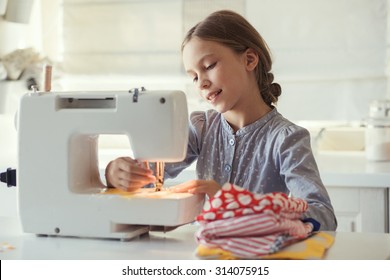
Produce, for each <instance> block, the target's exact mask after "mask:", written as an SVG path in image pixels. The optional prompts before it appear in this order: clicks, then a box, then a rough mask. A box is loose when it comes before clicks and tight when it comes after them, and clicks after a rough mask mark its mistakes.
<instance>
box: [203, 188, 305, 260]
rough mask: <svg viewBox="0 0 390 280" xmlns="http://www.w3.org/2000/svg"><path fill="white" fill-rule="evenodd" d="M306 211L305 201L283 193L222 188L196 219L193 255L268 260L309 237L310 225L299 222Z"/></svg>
mask: <svg viewBox="0 0 390 280" xmlns="http://www.w3.org/2000/svg"><path fill="white" fill-rule="evenodd" d="M307 207H308V205H307V202H306V201H304V200H302V199H299V198H294V197H288V196H287V195H286V194H284V193H278V192H275V193H268V194H254V193H251V192H249V191H247V190H245V189H243V188H241V187H238V186H235V185H233V184H225V185H224V186H223V187H222V189H221V190H220V191H219V192H218V193H217V194H216V195H215V196H214V197H212V198H211V199H210V200H209V201H208V202H206V204H205V206H204V209H203V212H202V213H201V214H200V215H199V216H198V217H197V220H198V221H199V223H200V229H199V230H198V231H197V232H196V239H197V241H198V244H199V246H198V248H197V255H198V257H201V258H219V257H220V258H226V256H229V257H228V258H240V259H254V258H264V257H265V256H269V255H270V254H273V253H275V252H278V251H279V250H280V249H282V248H284V247H285V246H287V245H289V244H292V243H294V242H297V241H300V240H303V239H305V238H307V237H308V236H309V235H310V234H311V232H312V230H313V226H312V224H311V223H304V222H302V221H301V220H300V218H301V217H302V214H303V213H304V212H305V211H306V210H307ZM221 256H225V257H221Z"/></svg>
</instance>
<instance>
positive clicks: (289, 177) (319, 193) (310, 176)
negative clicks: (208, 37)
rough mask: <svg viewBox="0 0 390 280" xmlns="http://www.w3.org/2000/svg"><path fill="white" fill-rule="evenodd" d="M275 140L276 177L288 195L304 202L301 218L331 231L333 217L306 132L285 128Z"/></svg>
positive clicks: (334, 226)
mask: <svg viewBox="0 0 390 280" xmlns="http://www.w3.org/2000/svg"><path fill="white" fill-rule="evenodd" d="M278 138H279V139H278V140H279V141H278V143H279V149H278V151H277V159H278V161H279V164H280V174H281V176H282V178H283V180H284V182H285V184H286V186H287V188H288V189H289V190H290V194H291V195H292V196H293V197H299V198H302V199H305V200H306V201H307V202H308V205H309V209H308V211H307V212H306V213H305V215H304V218H311V219H315V220H316V221H317V222H319V223H320V230H332V231H333V230H335V229H336V228H337V220H336V216H335V214H334V210H333V207H332V204H331V201H330V197H329V194H328V192H327V190H326V188H325V187H324V185H323V183H322V180H321V177H320V173H319V170H318V167H317V164H316V161H315V159H314V156H313V153H312V150H311V146H310V134H309V132H308V131H307V130H306V129H304V128H301V127H298V126H289V127H287V128H285V129H284V131H283V133H280V134H279V136H278Z"/></svg>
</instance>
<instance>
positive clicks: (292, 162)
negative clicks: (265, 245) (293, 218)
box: [165, 108, 337, 230]
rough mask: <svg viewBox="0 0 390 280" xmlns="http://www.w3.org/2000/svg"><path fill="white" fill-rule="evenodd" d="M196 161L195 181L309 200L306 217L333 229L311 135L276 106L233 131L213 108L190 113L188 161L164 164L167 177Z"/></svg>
mask: <svg viewBox="0 0 390 280" xmlns="http://www.w3.org/2000/svg"><path fill="white" fill-rule="evenodd" d="M196 160H197V165H196V170H197V177H198V179H203V180H215V181H216V182H218V183H219V184H220V185H224V184H225V183H232V184H235V185H238V186H241V187H243V188H245V189H248V190H250V191H251V192H253V193H259V194H264V193H270V192H282V193H285V194H291V195H292V196H293V197H297V198H301V199H303V200H305V201H307V202H308V210H307V211H306V212H305V217H306V218H313V219H315V220H316V221H318V222H319V223H320V224H321V230H335V229H336V226H337V222H336V218H335V215H334V211H333V208H332V206H331V203H330V199H329V196H328V193H327V191H326V189H325V188H324V186H323V183H322V181H321V178H320V175H319V171H318V168H317V165H316V162H315V160H314V157H313V154H312V151H311V148H310V135H309V132H308V131H307V130H306V129H304V128H302V127H299V126H297V125H295V124H293V123H291V122H290V121H288V120H286V119H285V118H284V117H283V116H282V115H281V114H279V112H278V111H277V110H276V108H274V109H273V110H272V111H271V112H270V113H268V114H267V115H265V116H264V117H262V118H261V119H259V120H257V121H256V122H254V123H252V124H250V125H248V126H246V127H244V128H242V129H240V130H238V131H236V132H234V131H233V130H232V128H231V127H230V125H229V124H228V122H227V121H226V120H225V119H224V118H223V116H222V115H221V114H220V113H218V112H216V111H215V110H209V111H207V112H194V113H192V114H191V122H190V136H189V144H188V149H187V155H186V158H185V160H184V161H183V162H180V163H166V165H165V178H173V177H176V176H177V175H178V174H179V173H180V172H181V171H182V170H183V169H184V168H186V167H188V166H189V165H191V164H192V163H193V162H194V161H196Z"/></svg>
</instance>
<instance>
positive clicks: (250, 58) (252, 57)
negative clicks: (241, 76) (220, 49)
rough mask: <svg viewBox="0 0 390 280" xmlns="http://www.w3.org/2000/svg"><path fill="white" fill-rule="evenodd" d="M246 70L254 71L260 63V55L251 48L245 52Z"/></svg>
mask: <svg viewBox="0 0 390 280" xmlns="http://www.w3.org/2000/svg"><path fill="white" fill-rule="evenodd" d="M245 59H246V69H247V70H248V71H252V70H254V69H255V68H256V66H257V64H258V63H259V55H258V54H257V53H256V52H255V51H254V50H253V49H251V48H248V49H247V50H246V51H245Z"/></svg>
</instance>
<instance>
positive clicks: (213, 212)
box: [197, 184, 308, 221]
mask: <svg viewBox="0 0 390 280" xmlns="http://www.w3.org/2000/svg"><path fill="white" fill-rule="evenodd" d="M307 207H308V206H307V202H306V201H304V200H302V199H299V198H293V197H288V196H287V195H286V194H284V193H279V192H274V193H268V194H254V193H252V192H250V191H248V190H245V189H243V188H241V187H239V186H235V185H233V184H225V185H224V186H223V187H222V189H221V190H220V191H219V192H218V193H216V195H215V196H214V197H212V198H211V199H210V200H209V201H207V202H206V203H205V205H204V208H203V212H202V213H201V214H200V215H199V216H198V217H197V220H198V221H213V220H219V219H226V218H233V217H241V216H244V215H251V214H260V213H270V214H272V215H276V216H278V217H284V218H289V219H294V218H299V217H300V216H301V214H302V213H304V212H305V211H306V210H307Z"/></svg>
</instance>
